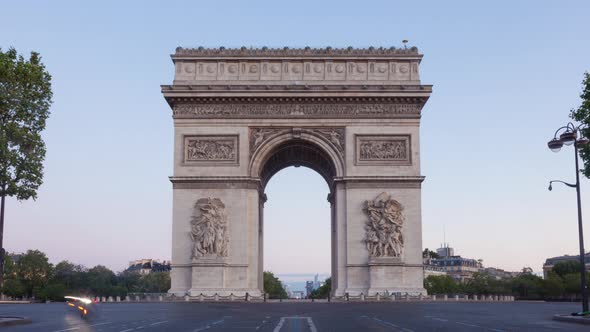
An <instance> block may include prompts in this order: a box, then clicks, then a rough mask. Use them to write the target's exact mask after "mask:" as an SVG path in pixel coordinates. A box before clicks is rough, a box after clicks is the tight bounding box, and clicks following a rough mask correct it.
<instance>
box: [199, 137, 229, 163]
mask: <svg viewBox="0 0 590 332" xmlns="http://www.w3.org/2000/svg"><path fill="white" fill-rule="evenodd" d="M234 158H235V151H234V143H233V142H232V141H224V140H219V141H215V140H207V139H194V140H192V139H191V140H189V141H188V143H187V160H188V161H193V160H233V159H234Z"/></svg>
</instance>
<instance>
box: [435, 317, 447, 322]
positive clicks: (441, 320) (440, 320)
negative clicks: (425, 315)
mask: <svg viewBox="0 0 590 332" xmlns="http://www.w3.org/2000/svg"><path fill="white" fill-rule="evenodd" d="M432 319H434V320H437V321H439V322H448V321H449V320H448V319H442V318H436V317H432Z"/></svg>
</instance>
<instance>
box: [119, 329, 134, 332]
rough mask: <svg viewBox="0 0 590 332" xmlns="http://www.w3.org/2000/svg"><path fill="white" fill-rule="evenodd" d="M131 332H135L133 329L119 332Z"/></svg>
mask: <svg viewBox="0 0 590 332" xmlns="http://www.w3.org/2000/svg"><path fill="white" fill-rule="evenodd" d="M129 331H133V329H127V330H123V331H119V332H129Z"/></svg>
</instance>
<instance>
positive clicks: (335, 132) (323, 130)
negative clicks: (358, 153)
mask: <svg viewBox="0 0 590 332" xmlns="http://www.w3.org/2000/svg"><path fill="white" fill-rule="evenodd" d="M289 132H291V133H292V134H293V136H301V134H302V133H308V134H312V135H316V136H319V137H321V138H322V139H323V140H324V141H326V142H328V144H330V145H332V146H333V147H334V149H335V150H336V151H337V152H338V153H340V154H341V156H344V151H345V150H344V144H345V140H344V127H319V128H318V127H302V128H292V127H251V128H250V134H249V137H250V140H249V141H250V156H252V154H253V153H254V151H256V149H258V148H259V147H260V146H261V145H262V144H263V143H264V142H266V141H267V140H269V139H271V138H272V137H276V136H279V135H282V134H285V133H289Z"/></svg>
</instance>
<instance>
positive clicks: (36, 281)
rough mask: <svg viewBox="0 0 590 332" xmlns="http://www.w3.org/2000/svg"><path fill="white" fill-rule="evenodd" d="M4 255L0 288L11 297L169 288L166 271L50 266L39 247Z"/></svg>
mask: <svg viewBox="0 0 590 332" xmlns="http://www.w3.org/2000/svg"><path fill="white" fill-rule="evenodd" d="M7 258H8V259H7V261H6V263H7V264H6V267H7V269H5V270H4V280H5V282H4V286H3V287H2V289H1V290H2V292H3V293H4V294H5V295H7V296H10V297H13V298H21V297H35V298H36V299H40V300H46V299H47V300H54V301H60V300H63V297H64V296H65V295H74V296H76V295H84V296H90V297H93V296H113V297H115V296H120V297H124V296H126V295H127V293H165V292H167V291H168V289H170V274H169V272H154V273H150V274H147V275H140V274H139V273H137V272H129V271H125V272H121V273H119V274H115V273H114V272H113V271H111V270H110V269H109V268H107V267H105V266H102V265H97V266H95V267H93V268H91V269H87V268H85V267H84V266H82V265H79V264H75V263H72V262H68V261H62V262H59V263H57V264H56V265H55V266H53V265H52V264H50V263H49V261H48V259H47V256H46V255H45V254H44V253H43V252H41V251H39V250H29V251H27V253H25V254H23V255H22V256H21V257H20V259H19V260H18V262H16V263H15V262H13V261H12V260H11V259H10V256H7Z"/></svg>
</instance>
